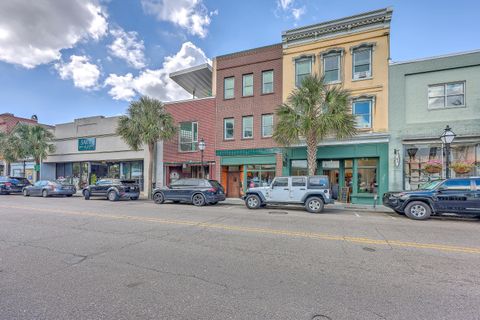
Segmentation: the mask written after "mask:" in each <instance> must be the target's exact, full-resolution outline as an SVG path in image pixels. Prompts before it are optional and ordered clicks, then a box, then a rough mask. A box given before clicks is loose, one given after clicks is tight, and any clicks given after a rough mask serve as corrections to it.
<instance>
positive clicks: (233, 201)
mask: <svg viewBox="0 0 480 320" xmlns="http://www.w3.org/2000/svg"><path fill="white" fill-rule="evenodd" d="M221 203H222V204H223V205H235V206H245V202H244V201H243V200H242V199H240V198H227V199H226V200H225V201H223V202H221ZM325 208H328V209H335V210H352V211H370V212H372V211H373V212H386V213H392V212H393V210H392V209H390V208H387V207H385V206H384V205H377V206H376V207H375V208H374V207H373V205H366V204H351V203H343V202H335V203H334V204H328V205H326V206H325Z"/></svg>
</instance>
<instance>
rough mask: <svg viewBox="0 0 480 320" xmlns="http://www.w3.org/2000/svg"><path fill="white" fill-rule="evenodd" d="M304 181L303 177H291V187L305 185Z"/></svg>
mask: <svg viewBox="0 0 480 320" xmlns="http://www.w3.org/2000/svg"><path fill="white" fill-rule="evenodd" d="M306 182H307V180H306V179H305V178H304V177H299V178H292V187H305V183H306Z"/></svg>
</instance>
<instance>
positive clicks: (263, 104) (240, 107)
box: [216, 44, 282, 150]
mask: <svg viewBox="0 0 480 320" xmlns="http://www.w3.org/2000/svg"><path fill="white" fill-rule="evenodd" d="M267 70H273V82H274V86H273V93H269V94H262V71H267ZM250 73H253V96H249V97H242V76H243V75H244V74H250ZM232 76H233V77H235V94H234V98H233V99H228V100H226V99H224V79H225V78H226V77H232ZM216 78H217V79H216V86H217V88H216V92H217V96H216V104H217V121H216V141H217V150H233V149H252V148H271V147H273V146H275V143H274V142H273V139H272V138H262V132H261V129H262V114H273V113H274V112H275V109H276V107H277V106H278V105H280V104H281V103H282V46H281V45H280V44H278V45H273V46H268V47H263V48H257V49H253V50H248V51H243V52H238V53H233V54H229V55H225V56H220V57H217V58H216ZM243 116H253V139H242V117H243ZM225 118H234V119H235V130H234V139H233V140H224V132H223V120H224V119H225ZM274 119H275V117H274Z"/></svg>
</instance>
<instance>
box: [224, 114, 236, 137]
mask: <svg viewBox="0 0 480 320" xmlns="http://www.w3.org/2000/svg"><path fill="white" fill-rule="evenodd" d="M234 128H235V120H234V119H233V118H227V119H223V138H224V139H225V140H233V139H234V135H233V133H234V131H233V130H234Z"/></svg>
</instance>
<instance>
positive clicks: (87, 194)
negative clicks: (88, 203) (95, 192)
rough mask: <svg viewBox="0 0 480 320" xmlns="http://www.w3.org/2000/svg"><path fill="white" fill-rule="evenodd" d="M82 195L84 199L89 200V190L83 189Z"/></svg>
mask: <svg viewBox="0 0 480 320" xmlns="http://www.w3.org/2000/svg"><path fill="white" fill-rule="evenodd" d="M83 197H84V198H85V200H90V191H88V190H85V191H83Z"/></svg>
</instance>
